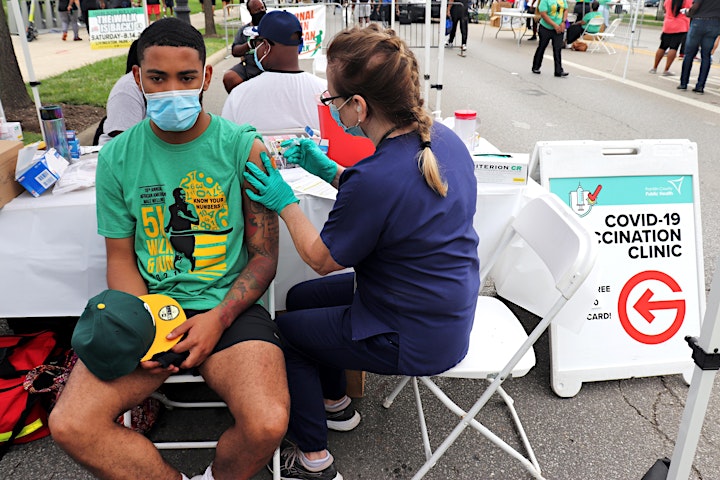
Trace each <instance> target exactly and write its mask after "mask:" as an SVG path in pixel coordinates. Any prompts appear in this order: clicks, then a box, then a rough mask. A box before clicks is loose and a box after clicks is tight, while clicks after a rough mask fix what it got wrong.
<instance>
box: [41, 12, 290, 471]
mask: <svg viewBox="0 0 720 480" xmlns="http://www.w3.org/2000/svg"><path fill="white" fill-rule="evenodd" d="M138 60H139V67H138V66H135V67H134V68H133V72H134V75H135V80H136V83H137V84H138V88H140V89H141V90H142V91H143V94H144V96H145V99H146V100H147V118H146V119H145V120H143V121H142V122H140V123H139V124H137V125H135V126H134V127H132V128H131V129H129V130H127V131H125V132H123V133H122V134H120V135H118V136H117V137H116V138H114V139H113V141H112V142H110V143H109V144H107V145H106V146H105V147H103V149H102V151H101V152H100V155H99V159H98V167H97V181H96V184H97V216H98V232H99V233H100V234H101V235H103V236H104V237H106V249H107V282H108V287H109V288H110V289H113V290H119V291H122V292H127V293H130V294H132V295H136V296H140V295H145V294H148V293H151V294H152V293H159V294H165V295H168V296H171V297H173V298H175V299H176V300H177V301H178V302H179V304H180V306H181V307H182V308H183V309H184V310H185V313H186V314H187V316H188V320H187V321H185V323H183V324H182V325H180V326H178V327H176V328H175V329H174V330H172V332H171V333H170V334H169V335H168V337H167V338H168V339H177V338H181V340H180V342H179V343H177V345H175V347H173V348H172V350H173V351H174V352H176V353H183V352H186V353H187V358H186V359H185V360H184V361H182V363H180V364H179V365H170V366H169V367H167V368H163V367H162V366H161V365H160V363H159V362H156V361H145V362H142V363H140V365H139V366H135V364H134V363H132V362H131V363H130V370H131V371H124V372H120V373H116V372H112V374H108V370H107V369H106V368H104V367H100V366H98V363H99V362H100V360H98V359H97V358H95V357H94V356H92V357H91V356H89V355H85V356H83V355H82V354H81V352H80V351H78V355H79V357H80V360H79V361H78V363H77V365H76V366H75V368H74V370H73V371H72V374H71V375H70V378H69V380H68V382H67V386H66V387H65V390H64V391H63V395H62V397H61V398H60V400H59V402H58V404H57V406H56V407H55V409H54V410H53V412H52V416H51V418H50V428H51V431H52V434H53V438H54V440H55V442H57V443H58V444H59V445H60V447H61V448H62V449H63V450H65V451H66V452H67V453H68V454H70V456H72V457H73V458H74V459H75V460H76V461H77V462H78V463H80V464H82V465H83V466H84V467H85V468H87V469H88V470H90V471H91V472H92V473H93V474H94V475H95V476H97V477H100V478H137V479H158V480H160V479H167V480H171V479H172V480H181V479H182V480H185V479H187V477H186V476H185V475H184V474H182V473H180V472H179V471H177V470H176V469H175V468H173V467H172V466H171V465H170V464H169V463H167V462H166V461H165V460H164V459H163V458H162V457H161V456H160V454H159V452H158V450H157V449H156V448H154V446H153V444H152V443H151V442H150V440H148V439H147V438H145V437H144V436H143V435H141V434H138V433H135V432H133V431H132V430H130V429H127V428H124V427H121V426H120V425H118V424H116V423H115V419H116V418H117V417H118V415H119V414H121V413H122V412H124V411H126V410H129V409H130V408H132V407H133V406H135V405H137V404H139V403H140V402H141V401H142V400H143V399H144V398H146V397H148V396H149V395H150V394H151V393H152V392H153V391H155V390H156V389H157V388H158V387H159V386H161V385H162V384H163V382H164V381H165V380H166V379H167V378H168V376H170V375H171V374H172V373H175V372H178V371H179V370H180V369H194V368H197V370H198V371H199V373H201V374H202V376H203V377H204V379H205V381H206V382H207V384H208V385H209V386H210V387H211V388H212V389H213V390H214V391H215V392H216V393H217V394H218V395H219V396H220V397H221V398H222V400H223V401H225V402H226V403H227V405H228V408H229V410H230V413H231V414H232V417H233V419H234V422H233V425H231V426H230V427H229V428H228V429H227V430H226V431H225V432H224V433H223V434H222V435H221V436H220V438H219V440H218V445H217V449H216V451H215V458H214V460H213V463H212V464H211V466H210V467H208V468H207V470H206V471H205V473H204V475H203V477H202V478H203V479H211V478H213V477H214V478H216V479H218V480H221V479H230V478H233V479H235V478H250V477H252V476H253V475H254V474H255V472H257V471H258V470H259V469H261V468H262V467H263V466H265V464H266V463H267V462H268V461H269V459H270V458H271V456H272V453H273V451H274V449H275V448H276V447H277V446H278V445H279V444H280V441H281V440H282V437H283V435H284V434H285V430H286V428H287V422H288V415H289V395H288V390H287V382H286V373H285V362H284V357H283V354H282V350H281V347H280V341H279V336H278V332H277V327H276V326H275V323H274V322H273V321H272V319H271V318H270V315H269V314H268V312H267V311H266V310H265V309H264V308H263V307H262V306H260V305H259V304H258V300H259V299H260V297H261V296H262V295H263V293H264V292H265V290H266V289H267V288H268V286H269V285H270V283H271V281H272V279H273V278H274V276H275V270H276V267H277V259H278V219H277V215H276V214H275V213H274V212H272V211H270V210H268V209H266V208H265V207H264V206H263V205H261V204H259V203H256V202H253V201H251V200H250V199H249V198H248V197H247V194H245V193H244V192H245V190H246V189H247V188H248V187H249V184H248V183H247V182H245V181H244V179H243V175H242V174H243V171H244V170H245V165H246V162H252V163H254V164H256V165H258V166H259V167H260V168H263V167H262V165H263V163H262V161H261V159H260V153H261V152H265V151H266V150H265V147H264V145H263V143H262V141H261V140H260V139H259V135H258V134H257V133H256V132H255V130H254V129H253V128H252V127H250V126H249V125H243V126H238V125H236V124H234V123H232V122H229V121H226V120H224V119H223V118H221V117H216V116H211V115H209V114H208V113H206V112H204V111H203V108H202V105H201V98H202V93H203V92H204V91H205V90H206V89H207V88H208V86H209V85H210V79H211V76H212V66H210V65H205V61H206V58H205V45H204V42H203V38H202V35H201V34H200V32H198V31H197V30H196V29H195V28H194V27H192V26H191V25H189V24H187V23H185V22H182V21H180V20H177V19H175V18H166V19H161V20H158V21H157V22H155V23H153V24H152V25H150V26H149V27H148V28H146V29H145V30H144V31H143V33H142V35H141V36H140V38H139V40H138ZM97 308H100V307H99V306H98V307H97ZM102 308H103V309H104V310H105V309H112V305H103V307H102ZM116 313H117V312H116ZM126 340H127V339H126ZM73 341H74V340H73ZM92 342H95V344H94V345H90V346H89V347H88V345H87V343H86V344H85V345H84V351H87V350H88V348H90V349H92V350H93V351H94V352H103V346H107V349H108V351H112V350H113V348H114V343H116V342H117V339H115V338H95V339H93V340H92ZM101 360H102V361H103V362H112V358H111V359H101ZM126 363H127V362H126ZM132 368H134V370H133V369H132ZM78 406H81V407H82V408H78ZM198 478H199V477H198Z"/></svg>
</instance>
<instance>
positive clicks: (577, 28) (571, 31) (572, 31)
mask: <svg viewBox="0 0 720 480" xmlns="http://www.w3.org/2000/svg"><path fill="white" fill-rule="evenodd" d="M599 8H600V3H599V2H598V1H597V0H595V1H594V2H592V12H588V13H586V14H585V16H584V17H583V18H582V20H580V21H579V22H575V23H573V24H572V25H570V26H569V27H568V29H567V35H566V36H565V43H566V44H567V45H570V44H572V43H573V42H574V41H575V40H577V39H578V38H580V37H582V36H583V33H584V32H585V31H586V30H585V29H586V27H585V26H586V25H587V24H588V22H590V20H592V19H593V18H595V17H601V16H602V15H601V14H600V12H599V11H598V9H599ZM599 31H600V25H590V26H588V27H587V33H597V32H599Z"/></svg>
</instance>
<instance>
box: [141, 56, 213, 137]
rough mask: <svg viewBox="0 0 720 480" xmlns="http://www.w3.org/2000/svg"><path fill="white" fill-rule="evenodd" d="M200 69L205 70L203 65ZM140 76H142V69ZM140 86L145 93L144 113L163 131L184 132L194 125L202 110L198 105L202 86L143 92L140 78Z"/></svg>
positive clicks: (143, 89)
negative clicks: (193, 88) (194, 88)
mask: <svg viewBox="0 0 720 480" xmlns="http://www.w3.org/2000/svg"><path fill="white" fill-rule="evenodd" d="M202 71H203V72H205V67H204V66H203V70H202ZM140 76H141V78H142V71H141V72H140ZM203 84H204V77H203ZM140 87H141V88H142V91H143V95H145V100H147V110H146V115H147V116H148V118H150V120H152V121H153V122H154V123H155V125H157V127H158V128H159V129H160V130H163V131H165V132H185V131H187V130H190V128H192V126H193V125H195V122H196V121H197V118H198V115H200V110H202V106H201V105H200V94H201V93H202V90H203V87H202V86H200V88H199V89H197V90H170V91H167V92H157V93H145V88H144V87H143V85H142V80H141V81H140Z"/></svg>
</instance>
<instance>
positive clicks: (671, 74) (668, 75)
mask: <svg viewBox="0 0 720 480" xmlns="http://www.w3.org/2000/svg"><path fill="white" fill-rule="evenodd" d="M662 76H663V77H674V76H675V74H674V73H673V72H671V71H670V70H665V71H664V72H663V73H662Z"/></svg>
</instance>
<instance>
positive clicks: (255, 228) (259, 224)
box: [238, 140, 279, 274]
mask: <svg viewBox="0 0 720 480" xmlns="http://www.w3.org/2000/svg"><path fill="white" fill-rule="evenodd" d="M261 152H265V153H267V150H266V148H265V145H264V144H263V143H262V141H260V140H255V141H254V142H253V146H252V149H251V150H250V156H249V158H248V162H252V163H254V164H255V165H256V166H257V167H258V168H260V169H261V170H263V171H265V167H264V166H263V163H262V160H261V159H260V153H261ZM238 174H239V175H242V172H238ZM248 188H250V184H249V183H248V182H247V181H246V180H243V186H242V192H243V193H242V202H243V216H244V219H245V243H246V245H247V249H248V254H249V256H250V258H251V259H252V258H253V257H256V256H261V257H263V258H267V260H269V262H270V264H271V266H272V268H273V270H274V269H275V268H276V266H277V258H278V242H279V240H278V237H279V222H278V216H277V214H276V213H275V212H273V211H272V210H269V209H268V208H266V207H265V206H264V205H262V204H261V203H258V202H254V201H253V200H251V199H250V198H249V197H248V196H247V194H246V193H245V190H246V189H248ZM273 274H274V273H273Z"/></svg>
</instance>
